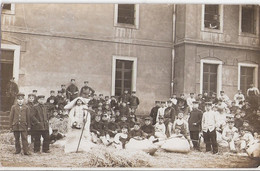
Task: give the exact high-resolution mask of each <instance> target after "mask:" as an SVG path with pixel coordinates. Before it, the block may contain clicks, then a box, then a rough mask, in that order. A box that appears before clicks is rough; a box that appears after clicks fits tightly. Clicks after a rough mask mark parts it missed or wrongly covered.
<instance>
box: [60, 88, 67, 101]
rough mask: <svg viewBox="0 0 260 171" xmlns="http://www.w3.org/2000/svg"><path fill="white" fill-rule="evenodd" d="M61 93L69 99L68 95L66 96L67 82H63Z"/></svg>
mask: <svg viewBox="0 0 260 171" xmlns="http://www.w3.org/2000/svg"><path fill="white" fill-rule="evenodd" d="M60 91H61V94H62V96H63V97H64V98H65V99H67V96H66V85H65V84H62V85H61V90H60Z"/></svg>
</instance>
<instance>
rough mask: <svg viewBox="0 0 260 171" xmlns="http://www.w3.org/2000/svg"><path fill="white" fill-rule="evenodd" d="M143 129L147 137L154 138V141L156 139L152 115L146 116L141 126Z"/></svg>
mask: <svg viewBox="0 0 260 171" xmlns="http://www.w3.org/2000/svg"><path fill="white" fill-rule="evenodd" d="M141 130H142V131H143V135H144V137H145V138H147V139H149V140H152V141H153V140H154V139H155V138H154V133H155V130H154V127H153V125H152V122H151V118H150V117H146V118H145V121H144V125H143V126H141Z"/></svg>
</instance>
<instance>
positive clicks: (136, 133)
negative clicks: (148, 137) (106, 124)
mask: <svg viewBox="0 0 260 171" xmlns="http://www.w3.org/2000/svg"><path fill="white" fill-rule="evenodd" d="M129 138H130V139H131V138H134V139H136V140H143V139H144V136H143V131H142V130H141V129H140V123H139V122H135V125H134V129H132V130H131V131H130V132H129Z"/></svg>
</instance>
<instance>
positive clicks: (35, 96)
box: [32, 90, 38, 104]
mask: <svg viewBox="0 0 260 171" xmlns="http://www.w3.org/2000/svg"><path fill="white" fill-rule="evenodd" d="M37 92H38V90H33V91H32V94H33V95H34V102H33V103H34V104H37V103H38V99H37Z"/></svg>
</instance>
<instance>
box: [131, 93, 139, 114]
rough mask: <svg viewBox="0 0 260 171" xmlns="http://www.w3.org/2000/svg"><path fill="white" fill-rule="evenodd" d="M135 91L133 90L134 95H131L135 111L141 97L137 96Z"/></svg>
mask: <svg viewBox="0 0 260 171" xmlns="http://www.w3.org/2000/svg"><path fill="white" fill-rule="evenodd" d="M135 93H136V92H135V91H132V95H131V97H130V108H131V109H132V110H134V113H135V111H136V109H137V107H138V105H139V104H140V101H139V98H138V97H137V96H136V94H135Z"/></svg>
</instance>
